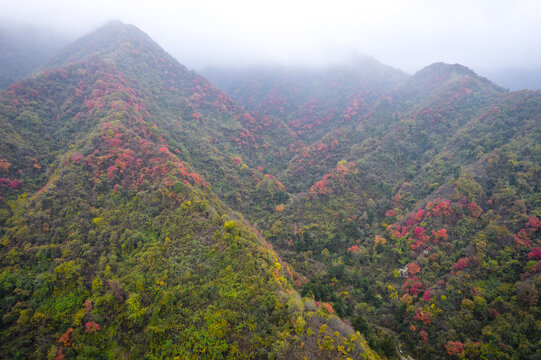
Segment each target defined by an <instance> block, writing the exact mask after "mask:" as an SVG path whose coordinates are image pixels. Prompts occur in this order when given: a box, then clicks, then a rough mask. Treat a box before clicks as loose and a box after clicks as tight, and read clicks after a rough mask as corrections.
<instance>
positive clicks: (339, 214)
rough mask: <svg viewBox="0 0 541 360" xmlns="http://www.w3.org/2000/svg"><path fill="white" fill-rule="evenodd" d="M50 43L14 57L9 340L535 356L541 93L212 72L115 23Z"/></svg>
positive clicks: (175, 348) (3, 214)
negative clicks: (192, 67) (58, 45)
mask: <svg viewBox="0 0 541 360" xmlns="http://www.w3.org/2000/svg"><path fill="white" fill-rule="evenodd" d="M0 45H1V46H4V45H2V44H0ZM12 45H13V44H12ZM12 45H9V46H12ZM15 45H16V44H15ZM6 46H7V45H6ZM25 47H26V48H27V49H28V47H27V46H26V45H24V44H21V48H25ZM21 53H22V52H21ZM30 53H31V52H30ZM53 53H54V54H53ZM35 54H36V56H35V59H36V61H35V62H33V63H32V64H31V65H30V64H29V65H28V66H26V65H25V66H26V67H23V66H21V67H18V66H16V62H13V61H12V60H9V61H8V60H5V61H4V59H7V58H8V57H4V58H2V61H1V64H0V65H1V66H2V69H7V70H5V71H4V72H3V73H5V74H8V76H5V77H3V78H2V81H3V84H5V86H7V87H6V88H5V89H4V90H1V91H0V128H1V131H0V254H1V255H0V274H1V276H0V299H1V301H0V308H1V310H2V314H3V316H2V318H1V319H0V335H1V336H2V339H3V340H2V342H1V343H0V354H2V355H0V358H6V359H8V358H9V359H12V358H30V359H34V358H35V359H41V358H55V359H64V358H149V359H150V358H179V359H188V358H190V359H195V358H197V359H199V358H201V359H221V358H230V359H237V358H243V359H244V358H253V359H263V358H264V359H304V358H309V359H378V358H391V359H392V358H401V359H408V358H415V359H449V358H450V359H452V358H471V359H506V358H509V359H512V358H513V359H515V358H516V359H534V358H537V357H541V352H540V351H541V350H539V349H541V325H540V324H541V312H540V306H539V291H540V290H541V275H539V272H540V271H541V221H540V220H539V218H540V217H541V189H540V186H541V182H540V181H539V179H541V145H540V144H541V92H539V91H516V92H511V91H508V90H506V89H504V88H502V87H500V86H498V85H496V84H494V83H493V82H491V81H490V80H488V79H486V78H484V77H481V76H478V75H477V74H476V73H475V72H473V71H472V70H470V69H468V68H467V67H464V66H462V65H458V64H455V65H449V64H444V63H436V64H432V65H430V66H427V67H426V68H424V69H422V70H421V71H419V72H417V73H416V74H414V75H408V74H405V73H403V72H401V71H399V70H396V69H393V68H391V67H388V66H386V65H384V64H381V63H379V62H378V61H377V60H375V59H373V58H370V57H359V58H357V59H354V60H353V61H350V62H349V63H345V64H343V65H340V66H338V65H335V66H329V67H325V68H319V69H314V68H311V69H307V68H299V67H297V68H286V67H253V68H236V69H230V68H229V69H228V68H213V69H207V70H205V71H204V72H203V75H204V76H205V77H203V76H201V75H199V74H197V73H196V72H194V71H189V70H188V69H186V67H185V66H183V65H181V64H180V63H179V62H178V61H177V60H175V59H174V58H173V57H172V56H171V55H169V54H167V53H166V52H165V51H164V50H163V49H162V48H161V47H160V46H159V45H158V44H156V43H155V42H154V41H153V40H152V39H150V37H148V36H147V35H146V34H145V33H143V32H142V31H141V30H139V29H138V28H137V27H135V26H133V25H126V24H123V23H121V22H119V21H113V22H110V23H109V24H107V25H105V26H104V27H102V28H100V29H98V30H96V31H95V32H93V33H91V34H89V35H87V36H84V37H82V38H81V39H79V40H77V41H75V42H74V43H72V44H69V45H68V46H66V47H64V48H63V49H62V50H59V51H53V49H52V48H50V49H49V50H47V51H42V52H40V53H39V54H38V53H37V52H35ZM18 56H19V55H17V54H15V53H13V54H12V55H10V57H9V58H10V59H15V58H17V57H18ZM24 56H27V55H24ZM30 57H32V56H30ZM37 59H40V60H39V61H37ZM14 69H17V70H16V71H15V70H14ZM38 69H39V70H38ZM31 72H33V73H32V74H31V75H30V76H27V77H26V78H24V79H22V80H20V81H19V80H17V81H18V82H13V81H14V80H15V79H18V78H20V77H22V76H25V75H28V74H30V73H31ZM8 82H9V83H10V84H9V86H8V85H7V83H8Z"/></svg>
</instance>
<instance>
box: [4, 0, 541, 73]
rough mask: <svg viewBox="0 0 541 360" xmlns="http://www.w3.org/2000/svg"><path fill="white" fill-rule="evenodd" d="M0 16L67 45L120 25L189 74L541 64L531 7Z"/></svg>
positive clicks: (302, 6) (539, 22)
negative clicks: (362, 64)
mask: <svg viewBox="0 0 541 360" xmlns="http://www.w3.org/2000/svg"><path fill="white" fill-rule="evenodd" d="M0 8H1V9H2V12H1V14H0V21H1V22H3V23H27V24H32V25H38V26H46V27H49V28H50V29H51V30H53V31H56V32H59V33H61V34H64V35H65V36H69V37H71V38H76V37H78V36H80V35H84V34H85V33H87V32H90V31H92V30H94V29H96V28H97V27H99V26H101V25H103V24H105V23H106V22H108V21H109V20H111V19H119V20H121V21H123V22H125V23H130V24H134V25H137V26H138V27H139V28H141V29H142V30H143V31H145V32H146V33H147V34H149V35H150V36H151V37H152V38H153V39H154V40H156V41H157V42H158V43H159V44H160V45H161V46H162V47H164V48H165V49H166V50H167V51H168V52H170V53H171V54H172V55H173V56H175V57H176V58H177V59H178V60H179V61H180V62H181V63H183V64H184V65H186V66H188V67H189V68H192V69H201V68H204V67H207V66H212V65H214V66H216V65H219V66H230V65H251V64H267V63H271V64H294V65H321V64H327V63H333V62H340V61H342V60H343V59H344V58H345V57H349V56H351V54H357V53H365V54H369V55H371V56H373V57H375V58H376V59H378V60H379V61H381V62H383V63H385V64H387V65H391V66H393V67H396V68H399V69H402V70H404V71H406V72H408V73H413V72H415V71H417V70H419V69H421V68H422V67H424V66H426V65H429V64H431V63H433V62H437V61H444V62H448V63H460V64H463V65H466V66H468V67H470V68H472V69H474V70H475V71H477V72H479V73H481V74H483V73H487V74H488V73H491V74H494V73H498V71H501V70H504V69H520V70H521V71H523V72H524V71H526V72H527V71H529V70H532V71H533V70H535V69H539V67H540V65H539V64H541V51H540V40H541V1H537V0H513V1H508V0H475V1H472V0H453V1H449V0H445V1H438V0H403V1H400V0H396V1H391V0H371V1H362V0H357V1H341V0H334V1H332V2H331V1H328V0H327V1H318V0H311V1H307V0H298V1H295V0H273V1H257V0H227V1H218V0H216V1H208V0H191V1H166V0H153V1H152V2H151V1H142V0H114V1H112V0H108V1H105V0H94V1H75V0H53V1H40V0H0Z"/></svg>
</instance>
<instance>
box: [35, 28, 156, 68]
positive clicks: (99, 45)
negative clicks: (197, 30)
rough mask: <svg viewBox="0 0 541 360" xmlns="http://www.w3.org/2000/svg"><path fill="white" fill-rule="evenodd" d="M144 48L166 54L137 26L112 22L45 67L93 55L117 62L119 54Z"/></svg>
mask: <svg viewBox="0 0 541 360" xmlns="http://www.w3.org/2000/svg"><path fill="white" fill-rule="evenodd" d="M143 47H144V48H148V49H149V50H150V51H151V52H154V53H162V54H165V51H164V50H163V49H162V48H161V47H160V46H159V45H158V44H156V43H155V42H154V41H153V40H152V39H151V38H150V37H149V36H148V35H147V34H146V33H145V32H143V31H142V30H141V29H139V28H138V27H137V26H135V25H130V24H125V23H123V22H122V21H120V20H111V21H109V22H108V23H107V24H105V25H103V26H102V27H100V28H98V29H97V30H95V31H94V32H92V33H90V34H88V35H86V36H84V37H82V38H80V39H79V40H77V41H75V42H74V43H72V44H71V45H69V46H68V47H66V48H65V49H64V50H63V51H61V52H60V53H59V54H58V55H57V56H55V57H54V58H53V59H52V60H51V61H49V62H48V63H47V64H46V65H45V67H55V66H60V65H63V64H67V63H69V62H74V61H79V60H82V59H84V58H86V57H88V56H92V55H97V56H100V57H102V58H104V59H109V60H117V59H118V58H119V52H123V51H125V50H127V49H128V48H143Z"/></svg>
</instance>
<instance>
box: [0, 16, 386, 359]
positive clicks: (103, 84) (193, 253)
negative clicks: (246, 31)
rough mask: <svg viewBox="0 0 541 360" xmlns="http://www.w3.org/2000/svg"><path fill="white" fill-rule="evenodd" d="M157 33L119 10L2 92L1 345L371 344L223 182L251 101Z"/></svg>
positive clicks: (65, 349)
mask: <svg viewBox="0 0 541 360" xmlns="http://www.w3.org/2000/svg"><path fill="white" fill-rule="evenodd" d="M94 36H95V37H94ZM91 44H95V46H94V45H91ZM108 44H109V45H108ZM118 44H122V46H116V45H118ZM156 46H157V45H155V44H154V43H153V42H152V41H151V40H150V39H148V37H146V35H144V34H143V33H141V32H140V31H139V30H137V29H136V28H134V27H132V26H126V25H123V24H120V23H118V22H116V23H112V24H109V25H108V26H106V27H104V28H102V29H100V30H98V32H97V33H95V34H94V35H90V36H88V37H86V38H84V39H82V40H81V41H80V42H77V43H76V44H74V45H73V46H71V47H69V48H68V49H67V50H66V52H65V53H64V54H65V56H66V60H65V61H62V60H60V58H57V59H56V60H55V61H56V64H58V67H57V68H54V69H51V70H45V71H44V72H42V73H41V74H38V75H36V76H33V77H32V78H30V79H27V80H25V81H23V82H21V83H18V84H14V85H12V86H10V87H9V88H8V89H6V90H4V91H2V92H0V106H1V107H0V124H1V126H2V129H3V131H2V132H1V136H2V141H1V148H0V151H1V156H0V164H1V168H0V171H2V172H3V174H2V176H3V177H2V179H1V181H0V191H1V199H0V206H1V210H0V214H1V216H0V226H1V228H0V236H1V245H0V252H1V256H0V259H1V260H0V264H1V268H2V269H1V271H0V273H1V277H0V279H1V280H0V283H1V286H0V297H1V301H0V304H1V305H0V306H1V307H2V313H3V314H4V315H3V317H2V319H1V320H0V332H1V335H2V339H3V341H2V343H1V349H2V350H1V352H0V353H1V354H2V357H3V358H44V357H50V358H56V359H62V358H71V357H78V358H141V357H143V358H173V357H178V358H208V359H214V358H225V357H227V358H269V357H270V358H303V357H304V356H306V357H309V358H310V357H311V358H329V359H331V358H347V357H351V358H361V357H366V358H376V357H377V355H376V354H374V353H372V351H371V350H370V349H369V348H368V346H367V345H366V343H365V342H364V339H363V337H362V336H361V335H359V334H355V333H354V331H353V329H352V328H351V327H350V326H349V325H347V324H345V323H343V322H342V321H341V320H340V319H339V318H337V317H336V316H335V315H333V312H334V310H333V308H332V306H331V305H330V304H327V303H315V302H314V301H313V300H311V299H301V298H300V296H299V295H298V293H297V292H296V291H295V290H294V289H293V287H292V285H291V284H292V282H297V283H298V284H299V285H300V284H301V283H302V281H304V280H303V278H302V277H300V276H299V275H298V274H297V273H295V272H294V271H293V270H292V269H291V268H290V267H289V266H288V265H287V264H286V263H284V262H283V261H281V260H280V258H279V257H277V255H276V254H275V253H274V251H273V250H272V246H270V245H269V244H268V243H266V242H265V240H264V239H263V238H262V237H261V235H259V233H258V232H257V231H256V230H255V229H254V228H253V227H252V226H251V225H249V224H248V223H247V222H246V221H245V220H244V218H243V216H242V214H240V213H236V212H234V211H232V210H231V209H230V208H229V207H228V206H227V205H226V204H224V202H222V201H221V200H220V199H219V198H218V197H217V196H216V195H214V194H213V192H212V191H211V185H210V183H209V181H215V179H221V178H224V176H222V175H221V174H220V173H219V169H225V171H228V172H230V173H231V174H234V176H237V175H236V174H241V175H242V176H245V177H251V176H250V175H249V174H244V173H245V172H248V173H250V172H253V170H251V169H246V168H244V169H243V168H242V167H241V166H240V165H239V166H236V165H235V161H234V158H233V155H232V153H231V152H230V151H228V148H229V146H230V145H229V143H228V142H231V141H232V140H229V139H230V138H231V137H232V136H231V131H233V130H230V129H229V128H228V126H229V125H228V123H229V124H233V125H232V126H237V125H236V124H239V120H238V119H237V115H238V114H242V113H240V112H239V113H237V112H236V111H237V110H235V108H234V105H233V104H232V103H230V102H229V100H228V99H227V98H226V97H224V95H223V94H222V93H220V92H218V91H217V90H215V89H214V88H212V87H211V85H209V84H208V83H207V82H206V81H205V80H204V79H202V78H201V77H199V76H198V75H196V74H193V73H191V72H188V71H187V70H186V69H185V68H184V67H182V66H181V65H180V64H178V63H177V62H176V61H175V60H173V59H172V58H170V57H169V56H168V55H166V54H165V53H164V52H163V51H162V50H160V49H159V48H157V47H156ZM165 69H168V70H167V71H168V74H167V76H165V75H164V76H162V77H161V78H160V77H159V76H158V74H159V73H163V72H164V71H165ZM197 94H198V95H199V96H195V95H197ZM224 106H225V107H226V109H223V107H224ZM228 106H230V107H231V108H232V109H233V110H229V109H228V108H227V107H228ZM194 114H199V115H197V116H194ZM210 137H213V138H214V137H215V138H216V142H217V145H213V144H214V139H213V141H210V140H209V138H210ZM201 139H207V140H206V141H205V140H203V141H201ZM197 140H199V143H198V142H197ZM207 156H208V157H207ZM213 162H214V163H220V162H222V163H226V164H228V166H223V165H222V166H221V167H216V168H215V171H216V172H211V170H212V169H213V165H212V163H213ZM237 165H238V164H237ZM200 169H201V170H203V171H202V172H205V173H204V174H201V173H200V172H199V171H200ZM207 173H208V174H210V175H211V176H209V178H207V177H206V176H205V174H207ZM260 176H261V178H262V179H261V181H262V182H263V175H260ZM231 181H233V180H229V179H228V178H227V177H226V178H225V179H224V180H223V181H222V182H221V183H220V182H218V181H216V183H218V184H219V185H220V184H221V185H222V187H223V188H227V186H231ZM253 181H257V180H253ZM264 181H266V182H267V186H271V187H272V185H273V184H276V183H277V182H276V181H275V180H273V179H272V178H265V180H264ZM213 184H214V183H213ZM219 185H218V186H216V188H219ZM262 191H263V190H262ZM263 193H264V192H263Z"/></svg>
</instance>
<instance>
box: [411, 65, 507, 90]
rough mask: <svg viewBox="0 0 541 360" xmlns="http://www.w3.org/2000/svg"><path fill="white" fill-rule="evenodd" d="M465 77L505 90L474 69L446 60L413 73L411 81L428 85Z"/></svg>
mask: <svg viewBox="0 0 541 360" xmlns="http://www.w3.org/2000/svg"><path fill="white" fill-rule="evenodd" d="M465 78H469V79H470V80H473V81H476V82H478V83H480V84H483V85H484V86H488V87H490V88H492V89H494V90H497V91H502V90H503V89H502V88H500V87H499V86H497V85H496V84H494V83H492V82H491V81H490V80H488V79H486V78H484V77H482V76H479V75H477V74H476V73H475V72H474V71H473V70H472V69H470V68H468V67H466V66H464V65H460V64H447V63H444V62H437V63H434V64H431V65H428V66H426V67H424V68H423V69H421V70H419V71H418V72H416V73H415V74H414V75H413V77H412V79H411V81H412V82H413V83H418V84H422V85H424V86H426V85H429V84H431V85H443V84H446V83H449V82H454V81H455V80H460V79H465ZM410 85H411V84H410Z"/></svg>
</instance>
